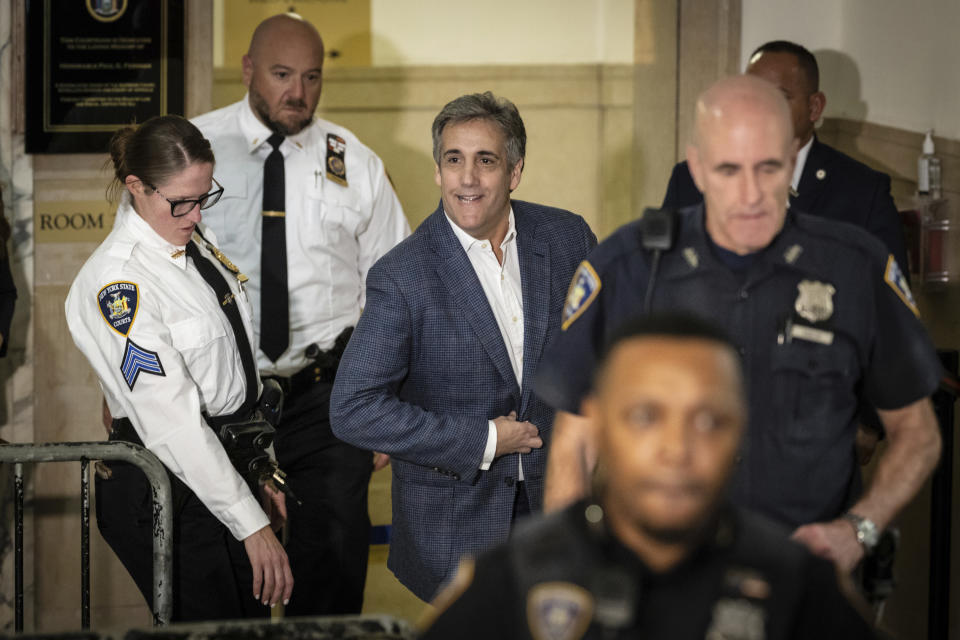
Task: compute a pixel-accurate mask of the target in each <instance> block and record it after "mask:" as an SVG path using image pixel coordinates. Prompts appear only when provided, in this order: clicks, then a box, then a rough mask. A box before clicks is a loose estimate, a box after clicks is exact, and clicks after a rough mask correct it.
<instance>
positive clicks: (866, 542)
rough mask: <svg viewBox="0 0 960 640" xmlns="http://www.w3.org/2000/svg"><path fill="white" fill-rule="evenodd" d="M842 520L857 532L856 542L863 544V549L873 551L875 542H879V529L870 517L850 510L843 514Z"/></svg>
mask: <svg viewBox="0 0 960 640" xmlns="http://www.w3.org/2000/svg"><path fill="white" fill-rule="evenodd" d="M843 518H844V520H846V521H848V522H849V523H850V524H852V525H853V531H854V533H856V534H857V542H859V543H860V544H861V545H863V549H864V551H867V552H868V553H869V552H870V551H873V549H874V547H876V546H877V543H878V542H880V529H879V528H877V525H876V523H875V522H874V521H873V520H871V519H870V518H864V517H863V516H858V515H857V514H855V513H852V512H850V511H848V512H846V513H845V514H843Z"/></svg>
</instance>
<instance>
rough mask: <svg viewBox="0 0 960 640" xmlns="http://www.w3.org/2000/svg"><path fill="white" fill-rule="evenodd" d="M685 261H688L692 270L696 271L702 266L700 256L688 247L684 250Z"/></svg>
mask: <svg viewBox="0 0 960 640" xmlns="http://www.w3.org/2000/svg"><path fill="white" fill-rule="evenodd" d="M683 259H684V260H686V261H687V264H689V265H690V268H691V269H696V268H697V267H698V266H699V265H700V256H699V255H697V250H696V249H694V248H693V247H687V248H685V249H684V250H683Z"/></svg>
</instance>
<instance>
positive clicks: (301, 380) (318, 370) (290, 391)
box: [262, 327, 353, 399]
mask: <svg viewBox="0 0 960 640" xmlns="http://www.w3.org/2000/svg"><path fill="white" fill-rule="evenodd" d="M352 334H353V327H347V328H346V329H344V330H343V331H341V332H340V335H338V336H337V339H336V340H335V341H334V343H333V347H331V348H330V349H328V350H327V351H321V350H320V348H319V347H317V345H316V344H311V345H310V346H309V347H307V350H306V356H307V359H309V360H312V362H311V363H310V364H308V365H307V366H305V367H304V368H303V369H301V370H300V371H297V372H296V373H294V374H293V375H291V376H271V375H264V376H262V378H263V379H264V380H267V379H269V380H276V381H277V384H279V385H280V388H281V389H283V395H284V397H286V398H288V399H289V398H290V397H292V396H298V395H300V394H301V393H303V392H304V391H307V390H308V389H309V388H310V387H312V386H313V385H315V384H320V383H328V384H329V383H331V382H333V380H334V378H336V377H337V367H338V366H339V364H340V358H341V356H343V351H344V349H346V348H347V343H348V342H349V341H350V336H351V335H352Z"/></svg>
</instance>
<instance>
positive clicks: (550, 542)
mask: <svg viewBox="0 0 960 640" xmlns="http://www.w3.org/2000/svg"><path fill="white" fill-rule="evenodd" d="M584 412H585V414H586V415H587V416H589V417H590V418H591V419H592V420H593V421H594V424H595V428H596V434H597V447H598V454H599V463H600V469H601V473H600V475H599V477H598V483H597V491H596V495H595V497H594V498H592V499H589V500H586V501H580V502H577V503H575V504H574V505H572V506H570V507H568V508H566V509H565V510H564V511H562V512H560V513H556V514H554V515H552V516H550V517H548V518H546V519H543V520H540V521H536V522H531V523H530V524H529V525H528V526H526V527H523V528H521V529H520V531H519V532H518V533H517V535H516V536H515V537H514V538H513V539H512V540H511V541H510V542H509V543H508V544H507V545H505V546H501V547H498V548H497V549H495V550H493V551H491V552H489V553H488V554H486V555H483V556H481V557H480V559H479V560H478V561H477V563H476V565H475V566H474V565H473V564H472V563H471V562H466V563H464V565H463V566H462V567H461V571H460V574H459V576H458V578H457V579H456V580H455V581H454V582H453V584H452V585H451V587H450V588H449V589H448V590H447V591H446V592H444V594H443V595H442V596H441V598H440V600H439V601H438V603H437V604H438V605H439V607H440V608H441V611H442V613H441V614H440V617H439V619H438V620H437V621H436V622H435V624H434V625H433V626H432V627H431V628H430V629H429V630H428V631H427V633H426V635H425V636H424V638H426V639H430V638H499V639H503V638H563V639H565V640H567V639H569V640H572V639H576V638H586V637H590V638H750V639H760V638H767V639H770V638H817V639H820V638H846V639H850V638H869V637H873V633H872V631H871V629H870V627H869V625H868V624H867V622H866V621H865V619H864V618H863V617H862V616H861V615H860V613H858V612H857V611H856V610H855V609H854V607H853V605H852V603H851V601H850V600H848V599H847V597H846V596H845V595H844V593H843V592H842V591H841V588H840V585H839V584H838V577H837V572H836V570H835V568H834V567H833V566H832V565H831V564H830V563H829V562H827V561H825V560H822V559H820V558H817V557H815V556H813V555H812V554H810V553H809V552H808V551H807V550H805V549H804V548H803V547H802V546H800V545H798V544H795V543H793V542H791V541H790V540H788V538H787V536H788V535H789V534H788V532H787V531H786V530H781V529H779V528H778V527H777V526H776V525H773V524H772V523H770V522H769V521H767V520H765V519H763V518H762V517H760V516H756V515H751V514H748V513H746V512H744V511H742V510H740V509H738V508H735V507H732V506H731V505H730V504H729V503H728V502H727V499H726V498H725V492H724V487H725V485H726V482H727V479H728V478H729V477H730V474H731V471H732V470H733V468H734V456H735V455H736V452H737V447H738V445H739V443H740V438H741V435H742V433H743V430H744V426H745V421H746V403H745V398H744V388H743V380H742V375H741V372H740V362H739V356H738V354H737V352H736V347H735V346H734V345H733V344H732V343H731V342H730V341H729V339H728V338H727V337H725V336H724V335H723V334H722V333H721V332H719V331H718V330H716V329H715V328H714V327H713V326H712V325H710V324H707V323H705V322H703V321H701V320H697V319H695V318H693V317H692V316H681V315H671V316H663V315H652V316H648V317H645V318H642V319H640V320H635V321H631V322H629V323H628V324H627V325H625V326H623V327H622V328H621V329H620V330H619V331H618V332H616V333H614V334H613V335H612V337H611V342H610V346H609V347H608V349H607V351H606V353H605V355H602V356H601V358H600V362H599V365H598V368H597V372H596V377H595V383H594V389H593V392H592V394H591V395H590V397H589V398H587V400H586V401H585V402H584ZM451 601H452V603H451ZM445 606H446V607H447V608H446V610H443V607H445Z"/></svg>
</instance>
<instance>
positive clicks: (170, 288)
mask: <svg viewBox="0 0 960 640" xmlns="http://www.w3.org/2000/svg"><path fill="white" fill-rule="evenodd" d="M110 155H111V157H112V160H113V167H114V170H115V178H114V181H113V182H112V184H111V187H110V191H111V194H110V195H116V193H117V192H121V193H122V197H121V201H120V207H119V209H118V211H117V219H116V222H115V223H114V227H113V230H112V231H111V233H110V235H109V236H107V238H106V240H104V242H103V244H102V245H100V247H99V248H97V250H96V251H95V252H94V253H93V255H92V256H91V257H90V259H89V260H87V262H86V264H84V266H83V268H82V269H81V270H80V273H79V274H78V275H77V278H76V280H74V282H73V285H72V286H71V287H70V292H69V294H68V295H67V301H66V314H67V324H68V325H69V327H70V332H71V334H72V335H73V339H74V342H76V344H77V346H78V347H79V348H80V350H81V351H82V352H83V353H84V355H85V356H86V357H87V359H88V360H89V361H90V364H91V365H92V366H93V368H94V370H95V371H96V373H97V376H98V377H99V379H100V386H101V387H102V389H103V392H104V395H105V399H106V402H107V405H108V407H109V410H110V413H111V414H112V416H113V422H112V432H111V435H110V439H111V440H126V441H131V442H137V443H142V444H144V445H145V446H146V447H147V448H148V449H149V450H150V451H152V452H153V453H154V454H156V456H157V457H158V458H159V459H160V461H161V462H163V464H164V465H165V466H166V467H167V469H168V470H169V471H170V472H171V474H172V476H173V485H174V585H173V600H174V602H173V618H174V619H175V620H210V619H221V618H239V617H254V616H258V615H263V614H265V613H266V612H267V611H268V610H267V609H266V608H265V607H263V606H262V605H267V604H269V605H270V606H273V605H275V604H276V603H277V602H278V601H279V600H281V599H283V600H284V601H286V600H288V599H289V597H290V593H291V590H292V588H293V577H292V575H291V573H290V565H289V563H288V561H287V556H286V553H285V552H284V550H283V547H282V546H281V545H280V543H279V542H278V541H277V538H276V536H275V535H274V533H273V530H272V529H271V527H270V522H269V519H268V517H267V515H266V514H265V513H264V511H263V508H261V506H260V503H259V501H258V500H257V498H256V497H255V496H254V495H253V493H252V492H251V489H250V488H249V487H248V485H247V483H246V482H245V481H244V479H243V478H242V477H241V476H240V474H239V473H238V472H237V471H236V470H235V469H234V467H233V466H232V465H231V463H230V459H229V458H228V455H227V453H226V451H225V450H224V447H223V445H222V444H221V442H220V440H219V439H218V437H217V435H216V433H215V432H214V428H219V427H220V426H221V425H223V424H225V423H236V422H242V421H244V420H245V419H247V418H248V417H249V415H250V413H251V411H252V410H253V409H254V408H255V406H256V401H257V395H258V393H259V390H260V380H259V377H258V375H257V371H256V366H255V363H254V359H253V354H252V352H251V348H250V345H251V343H252V335H253V334H252V329H251V323H250V310H249V306H248V304H247V300H246V297H245V295H244V293H243V288H242V286H241V283H242V281H243V280H245V277H244V276H242V274H239V273H238V272H237V271H236V268H235V267H233V265H232V264H230V262H229V260H227V259H226V258H225V257H224V256H223V254H221V253H220V252H219V251H217V250H216V248H215V247H214V245H213V244H212V243H213V242H215V239H214V238H213V236H212V234H211V233H210V232H209V231H206V230H205V229H204V227H203V225H201V224H200V220H201V210H202V209H206V208H208V207H210V206H213V205H214V204H216V202H217V201H218V200H219V199H220V195H221V194H222V193H223V188H222V187H221V186H220V185H219V184H218V183H217V182H216V180H215V179H214V178H213V168H214V157H213V152H212V151H211V150H210V144H209V143H208V142H207V140H206V139H205V138H204V137H203V135H202V134H201V133H200V131H199V130H198V129H197V128H196V127H195V126H193V125H192V124H191V123H190V122H189V121H187V120H185V119H183V118H181V117H179V116H161V117H157V118H151V119H150V120H147V121H146V122H144V123H143V124H142V125H140V126H139V127H136V128H134V127H127V128H125V129H121V130H120V131H118V132H117V133H116V134H115V135H114V137H113V139H112V141H111V143H110ZM109 466H110V470H111V472H112V475H111V477H110V479H108V480H99V479H98V481H97V521H98V525H99V528H100V531H101V533H102V534H103V537H104V538H105V539H106V540H107V542H108V543H109V544H110V546H111V547H112V548H113V549H114V551H115V552H116V553H117V555H118V556H119V557H120V560H121V561H122V562H123V564H124V566H125V567H126V568H127V570H128V571H129V572H130V574H131V575H132V576H133V578H134V580H135V581H136V583H137V586H138V587H139V588H140V591H141V592H142V593H143V594H144V597H145V598H147V601H148V602H150V601H152V596H151V594H152V588H151V585H152V553H151V548H152V520H151V510H152V507H151V492H150V488H149V485H148V483H147V481H146V479H145V477H144V476H143V474H142V473H141V472H140V471H139V470H138V469H136V468H134V467H132V466H130V465H127V464H120V463H115V462H111V463H110V465H109ZM264 492H265V493H266V494H267V497H268V498H269V499H270V502H271V504H272V505H274V506H275V507H276V508H277V510H278V511H279V512H280V513H281V515H282V514H284V513H285V509H284V503H283V496H282V494H278V493H277V492H276V491H274V490H272V489H269V488H264ZM238 541H242V543H243V544H242V545H241V544H240V542H238ZM251 585H252V595H253V598H251V595H250V594H251V591H250V589H251ZM254 598H255V599H256V600H254ZM261 603H262V604H261Z"/></svg>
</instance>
